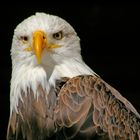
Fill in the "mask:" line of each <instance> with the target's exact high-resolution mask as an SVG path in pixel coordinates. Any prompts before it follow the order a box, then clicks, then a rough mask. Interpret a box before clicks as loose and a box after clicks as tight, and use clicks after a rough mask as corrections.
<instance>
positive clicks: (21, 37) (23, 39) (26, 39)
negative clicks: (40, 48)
mask: <svg viewBox="0 0 140 140" xmlns="http://www.w3.org/2000/svg"><path fill="white" fill-rule="evenodd" d="M20 39H21V40H22V41H23V42H24V43H26V42H27V41H28V40H29V37H28V36H20Z"/></svg>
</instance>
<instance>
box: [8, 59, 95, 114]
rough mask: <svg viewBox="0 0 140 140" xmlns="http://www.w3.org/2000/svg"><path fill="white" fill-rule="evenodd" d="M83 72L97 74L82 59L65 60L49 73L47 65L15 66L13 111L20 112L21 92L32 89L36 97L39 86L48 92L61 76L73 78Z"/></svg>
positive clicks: (12, 98) (12, 82)
mask: <svg viewBox="0 0 140 140" xmlns="http://www.w3.org/2000/svg"><path fill="white" fill-rule="evenodd" d="M82 74H89V75H93V74H95V73H94V72H93V71H92V70H91V69H90V68H89V67H88V66H87V65H86V64H85V63H84V62H83V61H82V60H81V59H80V60H79V59H70V60H68V61H66V60H64V61H63V63H62V64H59V65H55V66H54V69H53V70H52V71H51V72H50V70H49V73H47V67H43V66H41V65H40V66H39V65H38V66H34V65H26V64H22V66H14V67H13V71H12V79H11V93H10V102H11V113H12V111H13V110H15V111H16V112H17V113H18V110H17V106H18V102H19V100H21V101H22V96H21V93H22V92H23V93H25V94H29V93H28V92H29V91H27V90H28V89H31V90H32V91H33V93H34V96H35V97H38V92H37V88H38V86H39V85H41V86H42V88H43V90H45V91H46V94H47V93H49V90H50V87H51V86H55V81H56V79H60V78H61V77H69V78H72V77H74V76H78V75H82Z"/></svg>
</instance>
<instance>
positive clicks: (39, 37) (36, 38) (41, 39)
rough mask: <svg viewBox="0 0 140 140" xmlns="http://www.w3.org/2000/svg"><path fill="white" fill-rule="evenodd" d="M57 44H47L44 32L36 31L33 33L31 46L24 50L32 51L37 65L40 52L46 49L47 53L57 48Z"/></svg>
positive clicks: (39, 60)
mask: <svg viewBox="0 0 140 140" xmlns="http://www.w3.org/2000/svg"><path fill="white" fill-rule="evenodd" d="M59 47H60V46H59V45H57V44H53V43H51V44H49V43H48V40H47V37H46V34H45V32H43V31H41V30H37V31H35V32H34V33H33V42H32V45H31V46H29V47H27V48H25V49H24V50H25V51H34V53H35V55H36V59H37V62H38V64H40V63H41V55H42V51H43V50H44V49H45V48H46V50H47V51H50V50H52V49H53V48H59Z"/></svg>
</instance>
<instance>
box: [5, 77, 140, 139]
mask: <svg viewBox="0 0 140 140" xmlns="http://www.w3.org/2000/svg"><path fill="white" fill-rule="evenodd" d="M38 91H39V96H38V98H36V97H34V94H33V92H32V90H31V89H28V92H29V94H27V96H25V94H24V93H22V98H23V102H22V101H19V105H18V111H19V113H18V114H17V113H16V112H12V115H11V117H10V119H9V126H8V132H7V140H46V139H51V140H52V139H61V140H62V139H80V140H82V139H84V140H91V139H93V138H94V139H102V140H107V139H108V140H109V139H110V140H139V139H140V118H139V116H138V115H137V112H136V111H135V109H134V108H133V106H132V105H131V104H130V103H129V102H128V101H127V100H126V99H125V98H124V97H122V96H121V95H119V94H118V92H117V91H116V90H115V89H113V88H112V87H111V86H109V85H108V84H107V83H106V82H104V81H103V80H102V79H101V78H99V77H95V76H90V75H85V76H77V77H74V78H71V79H68V78H63V79H61V80H58V81H56V88H55V89H54V88H52V89H51V91H50V93H49V94H46V93H45V92H44V91H43V90H42V87H41V86H39V87H38ZM46 96H47V97H46Z"/></svg>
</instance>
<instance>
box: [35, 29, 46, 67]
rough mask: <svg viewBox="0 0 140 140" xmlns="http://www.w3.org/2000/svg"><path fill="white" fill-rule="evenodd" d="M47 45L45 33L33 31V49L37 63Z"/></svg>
mask: <svg viewBox="0 0 140 140" xmlns="http://www.w3.org/2000/svg"><path fill="white" fill-rule="evenodd" d="M46 47H47V38H46V34H45V33H44V32H43V31H35V32H34V33H33V50H34V52H35V55H36V58H37V61H38V64H40V62H41V54H42V51H43V49H44V48H46Z"/></svg>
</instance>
